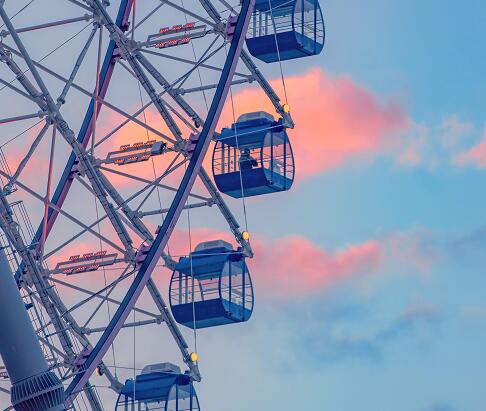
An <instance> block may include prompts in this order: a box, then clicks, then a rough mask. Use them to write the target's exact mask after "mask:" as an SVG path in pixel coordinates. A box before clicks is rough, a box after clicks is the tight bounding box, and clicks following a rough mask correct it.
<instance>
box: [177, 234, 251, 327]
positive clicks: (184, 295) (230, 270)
mask: <svg viewBox="0 0 486 411" xmlns="http://www.w3.org/2000/svg"><path fill="white" fill-rule="evenodd" d="M169 294H170V306H171V309H172V314H173V315H174V318H175V320H176V321H177V322H178V323H179V324H182V325H185V326H186V327H189V328H205V327H214V326H218V325H224V324H232V323H239V322H243V321H248V319H249V318H250V316H251V313H252V311H253V287H252V283H251V278H250V274H249V272H248V267H247V266H246V263H245V257H244V256H243V254H242V253H241V252H239V251H234V250H233V249H232V247H231V244H229V243H227V242H226V241H222V240H216V241H209V242H205V243H201V244H199V245H198V246H197V247H196V249H195V251H194V252H192V253H191V254H190V255H189V257H183V258H181V259H180V260H179V262H178V263H177V264H176V266H175V270H174V273H173V274H172V279H171V282H170V289H169Z"/></svg>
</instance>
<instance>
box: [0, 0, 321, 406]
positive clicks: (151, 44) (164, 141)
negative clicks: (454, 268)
mask: <svg viewBox="0 0 486 411" xmlns="http://www.w3.org/2000/svg"><path fill="white" fill-rule="evenodd" d="M0 18H1V21H0V95H1V101H2V104H0V130H1V133H0V180H1V187H0V242H1V247H2V250H1V252H0V312H1V313H2V316H1V318H0V330H1V332H0V354H1V356H2V359H3V364H0V365H2V367H1V368H0V399H1V400H3V401H4V402H1V401H0V404H4V403H5V404H8V403H9V401H10V402H11V404H12V405H11V406H10V407H8V406H6V408H7V409H15V410H23V411H37V410H66V409H72V410H85V409H87V410H104V409H115V410H177V411H183V410H199V409H200V404H199V401H198V398H197V395H196V390H195V385H196V384H195V383H197V382H199V381H201V373H200V372H199V368H198V361H199V358H198V354H197V346H196V343H197V331H198V330H199V329H201V328H209V327H216V326H226V325H229V324H235V323H241V322H245V321H248V320H249V319H250V317H251V315H252V311H253V304H254V292H253V286H252V280H251V277H250V273H249V269H248V265H247V260H248V259H250V258H253V250H252V246H251V239H250V234H249V230H248V222H247V214H246V209H247V206H249V205H250V202H251V199H249V198H250V197H253V196H260V195H267V194H273V193H277V192H283V191H287V190H289V189H290V188H291V186H292V183H293V181H294V157H293V153H292V147H291V144H290V139H289V136H288V133H287V130H288V129H289V128H293V127H294V122H293V120H292V116H291V111H290V106H289V102H288V101H287V97H286V95H285V94H286V92H285V81H284V80H285V79H284V76H283V70H282V64H283V63H282V62H284V61H285V60H290V59H296V58H300V57H306V56H312V55H316V54H319V53H320V52H321V51H322V48H323V45H324V40H325V34H324V23H323V17H322V13H321V9H320V7H319V4H318V1H317V0H242V1H241V2H240V1H233V2H230V1H227V0H198V1H195V0H192V1H190V0H144V1H138V2H137V1H135V0H119V1H112V2H111V3H110V2H109V1H105V0H84V1H81V0H29V1H27V0H26V1H25V3H24V4H19V2H14V1H8V0H7V1H3V0H2V1H0ZM267 63H275V64H276V65H279V66H280V67H279V68H280V73H281V74H282V88H283V90H284V95H283V96H282V97H279V96H278V95H277V93H276V91H275V90H274V88H273V87H272V85H271V84H270V82H269V81H267V79H266V78H265V77H264V75H263V74H262V71H261V70H263V68H262V67H263V66H264V65H265V64H267ZM250 84H251V87H253V88H258V90H259V92H260V93H261V95H262V99H265V101H263V100H262V101H261V102H259V101H255V103H254V110H252V111H251V112H243V113H239V114H238V115H237V113H238V108H237V105H238V93H239V92H240V91H242V90H244V89H245V88H247V87H249V85H250ZM225 103H226V106H227V107H229V109H228V110H227V112H228V113H229V114H228V115H224V116H223V117H222V111H223V106H224V105H225ZM268 105H271V106H272V107H273V109H274V112H272V113H269V112H266V111H264V109H263V107H267V106H268ZM222 121H224V122H225V124H222V125H221V122H222ZM247 199H248V201H246V200H247ZM229 205H231V208H230V206H229ZM235 208H237V209H238V215H239V218H238V219H239V220H240V221H238V219H237V217H236V215H237V214H236V213H235V211H234V210H235ZM198 221H199V224H200V222H201V221H206V222H207V224H214V225H215V226H218V227H220V228H221V230H220V231H221V232H223V231H224V232H225V233H226V234H224V235H223V234H222V235H221V238H220V237H216V238H202V239H201V238H198V239H197V240H196V238H197V237H198V236H196V235H195V234H194V228H193V227H196V226H197V225H198ZM222 237H224V238H222ZM181 238H184V241H183V242H182V243H183V244H184V245H182V246H181ZM256 258H258V257H256ZM157 273H162V275H160V276H157V277H156V278H155V274H157ZM168 273H172V276H171V275H169V274H168ZM162 289H166V290H168V299H166V298H164V296H163V292H162V291H161V290H162ZM149 325H154V326H159V327H163V328H164V329H165V330H166V333H167V336H168V337H170V340H171V341H172V344H173V346H174V347H176V349H177V350H176V351H177V352H178V353H179V354H180V355H179V358H163V357H162V358H161V356H162V354H163V353H160V352H159V353H157V355H154V356H153V361H152V362H150V363H147V364H146V365H145V366H144V367H143V369H135V367H133V369H128V370H126V368H127V367H124V366H123V364H126V362H123V361H120V358H119V357H120V356H118V359H117V355H116V352H117V349H119V347H120V338H123V336H122V334H123V333H124V332H125V333H127V332H133V333H135V332H137V330H140V329H142V328H143V327H146V326H149ZM180 327H184V328H186V329H189V330H191V334H192V335H193V338H192V337H191V339H193V341H189V340H186V338H185V337H184V335H183V333H181V330H180ZM134 350H135V345H134ZM174 361H176V362H177V361H179V362H180V364H181V365H183V368H181V367H180V366H178V365H175V364H173V362H174ZM125 371H126V372H125ZM94 373H96V374H98V376H101V377H102V378H103V379H104V380H105V381H106V384H105V385H104V387H100V386H99V384H94V383H93V382H92V376H93V374H94ZM101 388H103V389H104V391H103V393H101V392H100V391H101ZM107 392H108V393H109V394H107ZM9 396H10V397H9ZM107 396H108V397H109V398H111V400H109V402H106V400H105V398H107ZM201 408H202V405H201Z"/></svg>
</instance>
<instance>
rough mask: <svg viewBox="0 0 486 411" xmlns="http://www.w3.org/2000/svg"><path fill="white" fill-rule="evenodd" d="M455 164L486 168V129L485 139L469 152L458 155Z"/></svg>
mask: <svg viewBox="0 0 486 411" xmlns="http://www.w3.org/2000/svg"><path fill="white" fill-rule="evenodd" d="M454 162H455V163H456V164H458V165H462V166H465V165H473V166H476V167H479V168H485V167H486V127H485V129H484V131H483V139H482V140H481V142H480V143H479V144H477V145H475V146H473V147H472V148H470V149H469V150H467V151H465V152H463V153H460V154H458V155H457V156H456V157H455V158H454Z"/></svg>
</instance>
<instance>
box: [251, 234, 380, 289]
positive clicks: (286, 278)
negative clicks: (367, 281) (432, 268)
mask: <svg viewBox="0 0 486 411" xmlns="http://www.w3.org/2000/svg"><path fill="white" fill-rule="evenodd" d="M255 251H256V255H255V258H254V259H253V260H251V261H250V262H249V266H250V268H251V269H252V273H253V277H254V282H255V284H256V286H257V290H256V292H257V293H259V294H260V295H261V294H264V295H265V296H266V297H270V298H278V299H281V298H295V297H297V298H299V297H303V296H309V295H318V294H320V293H322V292H324V291H326V290H328V289H329V288H331V287H333V286H335V285H336V284H338V283H340V282H342V281H344V280H346V279H349V278H352V277H359V276H363V275H366V274H369V273H371V272H375V271H376V269H377V268H378V266H379V265H380V262H381V260H382V258H383V256H382V250H381V247H380V244H379V243H378V242H376V241H373V240H371V241H367V242H364V243H362V244H357V245H351V246H348V247H346V248H344V249H341V250H339V251H336V252H330V251H328V250H325V249H323V248H321V247H319V246H317V245H316V244H314V243H312V242H311V241H309V240H308V239H306V238H304V237H301V236H291V237H286V238H282V239H279V240H276V241H274V242H268V241H261V240H259V241H257V242H256V247H255ZM289 296H292V297H289Z"/></svg>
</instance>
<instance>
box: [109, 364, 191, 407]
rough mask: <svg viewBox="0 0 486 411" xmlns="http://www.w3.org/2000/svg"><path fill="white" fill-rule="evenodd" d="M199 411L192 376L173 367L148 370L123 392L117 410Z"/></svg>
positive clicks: (161, 365)
mask: <svg viewBox="0 0 486 411" xmlns="http://www.w3.org/2000/svg"><path fill="white" fill-rule="evenodd" d="M149 410H150V411H153V410H157V411H175V410H177V411H199V410H200V409H199V401H198V399H197V395H196V392H195V390H194V387H193V385H192V381H191V379H190V377H189V376H188V375H186V374H181V372H180V369H179V367H177V366H176V365H173V364H167V363H165V364H155V365H150V366H148V367H145V368H144V369H143V370H142V373H141V374H140V375H137V377H136V378H135V382H134V381H133V380H132V379H129V380H127V381H126V382H125V385H124V386H123V387H122V389H121V391H120V395H119V396H118V401H117V403H116V406H115V411H149Z"/></svg>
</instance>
